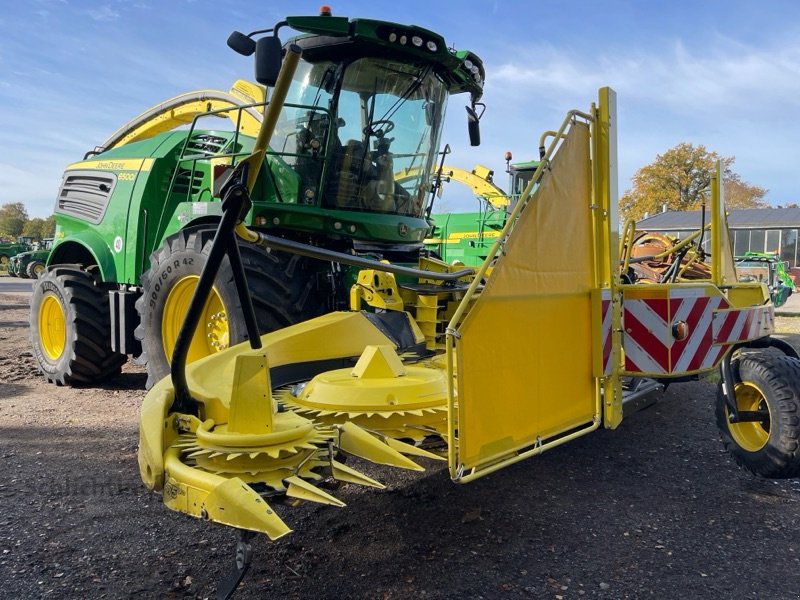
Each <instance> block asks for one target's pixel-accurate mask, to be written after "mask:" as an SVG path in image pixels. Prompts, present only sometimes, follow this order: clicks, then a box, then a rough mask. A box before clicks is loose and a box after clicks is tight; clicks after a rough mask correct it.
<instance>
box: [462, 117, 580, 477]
mask: <svg viewBox="0 0 800 600" xmlns="http://www.w3.org/2000/svg"><path fill="white" fill-rule="evenodd" d="M591 185H592V178H591V164H590V158H589V127H588V125H585V124H583V123H573V124H572V126H571V127H570V129H569V133H568V135H567V137H566V139H565V140H564V141H563V143H562V145H561V147H560V148H559V149H558V151H557V153H556V154H555V156H554V157H553V161H552V163H551V169H550V170H549V171H546V172H545V174H544V177H543V178H542V181H541V185H540V187H539V189H538V190H537V192H536V193H535V195H534V197H533V198H532V199H531V201H530V202H529V204H528V206H526V207H525V208H524V210H523V211H522V213H521V214H520V216H519V220H518V222H517V224H516V226H515V228H514V230H513V232H512V234H511V236H510V237H509V239H508V240H507V242H506V245H505V253H504V254H503V255H501V256H500V257H499V259H498V262H497V264H496V266H495V269H494V270H493V272H492V274H491V276H490V277H489V279H488V281H487V283H486V286H485V288H484V290H483V291H482V293H481V294H480V296H479V297H478V299H477V300H476V302H475V304H474V305H473V307H472V308H471V309H470V311H469V312H468V314H467V315H466V317H465V319H464V320H463V322H462V324H461V326H460V327H459V334H460V338H459V339H457V341H456V356H457V368H458V371H457V372H458V381H457V388H458V390H457V393H458V423H457V431H458V444H457V452H458V454H457V457H456V461H457V463H458V464H459V465H463V467H464V468H465V469H470V468H474V467H479V466H482V465H487V464H491V463H493V462H497V461H498V460H501V459H502V458H504V457H506V456H510V455H512V454H513V453H515V452H516V451H518V450H520V449H523V448H528V447H531V446H534V445H536V444H537V443H538V442H540V441H543V440H546V438H548V437H551V436H554V435H558V434H560V433H562V432H566V431H569V430H571V429H574V428H575V427H578V426H580V425H583V424H586V423H587V422H591V421H592V418H593V415H594V410H595V398H596V388H595V380H594V379H593V376H592V327H591V315H592V311H591V298H590V297H591V288H592V286H593V272H592V269H593V264H594V263H593V244H592V215H591V208H590V205H591V203H592V195H591Z"/></svg>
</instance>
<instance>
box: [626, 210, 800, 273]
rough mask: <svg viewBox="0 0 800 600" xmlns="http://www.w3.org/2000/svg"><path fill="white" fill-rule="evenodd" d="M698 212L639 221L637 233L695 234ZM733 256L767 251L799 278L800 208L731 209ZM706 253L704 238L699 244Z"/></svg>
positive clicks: (668, 214)
mask: <svg viewBox="0 0 800 600" xmlns="http://www.w3.org/2000/svg"><path fill="white" fill-rule="evenodd" d="M700 217H701V215H700V211H699V210H692V211H685V212H684V211H680V212H679V211H670V210H668V211H666V212H662V213H659V214H657V215H653V216H652V217H647V218H645V219H642V220H641V221H639V222H638V223H637V224H636V229H638V230H639V231H654V232H658V233H666V234H668V235H672V236H675V237H678V238H684V237H686V236H687V235H688V234H690V233H692V232H694V231H697V230H698V229H699V228H700V224H701V218H700ZM709 219H710V217H709V215H708V213H706V220H705V222H706V224H708V222H709ZM728 227H729V229H730V231H731V244H732V247H733V253H734V255H736V256H742V255H743V254H744V253H745V252H771V253H776V254H777V255H778V257H779V258H780V259H781V260H782V261H784V262H786V263H788V266H789V267H790V268H791V269H792V273H793V274H796V275H800V262H799V261H800V252H798V250H800V248H798V239H797V237H798V230H800V208H734V209H731V210H730V211H728ZM703 249H704V250H706V251H707V250H708V237H706V240H705V241H704V242H703Z"/></svg>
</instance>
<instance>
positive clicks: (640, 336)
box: [625, 310, 669, 370]
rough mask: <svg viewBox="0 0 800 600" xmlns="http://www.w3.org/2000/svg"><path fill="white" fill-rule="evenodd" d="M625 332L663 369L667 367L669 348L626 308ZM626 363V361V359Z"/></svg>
mask: <svg viewBox="0 0 800 600" xmlns="http://www.w3.org/2000/svg"><path fill="white" fill-rule="evenodd" d="M625 332H626V333H627V334H628V335H629V336H630V338H631V339H632V340H635V341H636V343H638V344H639V346H641V348H642V350H644V351H645V352H646V353H647V354H649V355H650V357H651V358H652V359H653V360H654V361H655V362H656V363H657V364H658V365H659V366H660V367H661V368H662V369H664V370H668V369H669V349H668V348H667V346H665V345H664V342H662V341H661V340H660V339H658V338H657V337H656V336H655V335H653V333H652V332H651V331H649V330H648V329H647V327H645V326H644V325H642V324H641V323H640V322H639V320H638V319H637V318H636V317H634V316H633V314H631V313H630V312H628V311H627V310H626V311H625ZM626 363H627V361H626Z"/></svg>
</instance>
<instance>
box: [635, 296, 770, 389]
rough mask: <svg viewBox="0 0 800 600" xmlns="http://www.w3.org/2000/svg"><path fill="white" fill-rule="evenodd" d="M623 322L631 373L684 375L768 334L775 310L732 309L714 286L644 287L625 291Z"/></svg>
mask: <svg viewBox="0 0 800 600" xmlns="http://www.w3.org/2000/svg"><path fill="white" fill-rule="evenodd" d="M637 287H638V286H637ZM622 324H623V341H622V344H623V350H624V352H625V368H624V370H625V371H626V372H627V373H630V374H643V375H656V376H657V375H680V374H684V373H696V372H698V371H705V370H709V369H711V368H713V367H715V366H717V365H718V364H719V363H720V361H721V360H722V358H723V356H724V355H725V352H726V351H727V350H728V348H730V346H731V344H734V343H737V342H743V341H747V340H752V339H757V338H759V337H763V336H764V335H768V334H769V333H770V332H771V331H772V329H773V309H772V307H771V306H768V307H756V308H746V309H732V308H731V307H730V304H729V303H728V301H727V300H726V299H725V297H724V296H722V294H721V293H720V292H719V290H718V289H717V288H715V287H714V286H712V285H696V286H680V287H669V286H646V287H645V286H642V287H638V289H636V288H629V289H624V290H623V301H622Z"/></svg>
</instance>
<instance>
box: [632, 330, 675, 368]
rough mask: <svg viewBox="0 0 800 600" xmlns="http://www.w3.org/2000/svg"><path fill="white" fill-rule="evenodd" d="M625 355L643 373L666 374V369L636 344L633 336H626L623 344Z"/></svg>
mask: <svg viewBox="0 0 800 600" xmlns="http://www.w3.org/2000/svg"><path fill="white" fill-rule="evenodd" d="M622 346H623V348H624V349H625V354H626V355H627V356H628V357H629V358H630V359H631V361H633V363H634V364H635V365H636V366H637V367H638V368H639V369H640V371H637V372H641V373H666V372H667V371H666V369H665V368H664V367H662V366H661V365H659V364H658V363H657V362H656V361H655V360H654V359H653V357H652V356H650V355H649V354H648V353H647V352H645V350H644V348H642V347H641V346H639V344H637V343H636V340H635V339H633V338H632V337H631V336H629V335H626V336H625V339H624V341H623V344H622Z"/></svg>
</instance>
